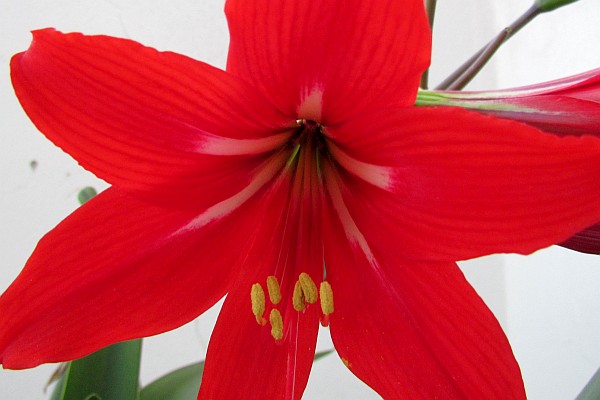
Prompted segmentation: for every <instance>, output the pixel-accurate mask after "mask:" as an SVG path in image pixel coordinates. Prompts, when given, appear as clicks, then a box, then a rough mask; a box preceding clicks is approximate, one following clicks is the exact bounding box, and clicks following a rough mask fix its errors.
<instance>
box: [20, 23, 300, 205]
mask: <svg viewBox="0 0 600 400" xmlns="http://www.w3.org/2000/svg"><path fill="white" fill-rule="evenodd" d="M11 74H12V80H13V85H14V87H15V91H16V93H17V96H18V97H19V100H20V101H21V104H22V106H23V108H24V109H25V111H26V112H27V114H28V115H29V116H30V118H31V119H32V121H33V122H34V123H35V124H36V126H37V127H38V128H39V129H40V130H41V131H42V132H43V133H44V134H45V135H46V136H47V137H48V138H49V139H50V140H52V141H53V142H54V143H55V144H56V145H58V146H60V147H61V148H62V149H63V150H65V151H66V152H68V153H69V154H71V155H72V156H73V157H74V158H76V159H77V160H78V161H79V162H80V163H81V164H82V165H83V166H84V167H85V168H87V169H89V170H91V171H92V172H94V173H95V174H97V175H98V176H99V177H101V178H103V179H105V180H107V181H108V182H110V183H112V184H114V185H117V186H120V187H122V188H123V189H126V190H128V191H135V192H143V193H144V197H145V198H146V199H147V200H151V201H153V202H160V201H162V204H168V205H174V204H175V205H187V206H192V207H195V208H196V209H198V208H202V207H206V206H208V205H210V204H213V203H215V202H217V201H219V200H222V199H224V198H227V197H228V196H230V195H232V194H233V193H235V192H236V191H238V190H239V189H240V188H241V187H243V186H245V185H246V184H247V183H248V182H249V180H250V179H251V174H252V173H253V168H255V167H256V166H257V164H258V163H259V162H260V161H261V160H260V158H258V157H256V156H251V157H250V156H248V154H258V153H264V152H268V151H270V150H272V149H274V148H276V147H277V146H278V145H279V144H281V143H282V142H283V141H285V140H286V139H287V134H283V133H280V134H277V135H274V136H269V135H271V132H277V130H279V131H281V128H282V126H284V124H286V123H288V120H286V119H284V118H283V117H282V116H281V115H280V114H279V113H278V112H277V111H276V110H275V109H274V108H273V107H272V106H271V105H270V104H269V103H268V102H267V101H266V100H265V99H264V98H263V97H261V96H260V95H259V94H258V93H256V90H254V89H253V88H252V87H250V86H248V85H247V84H246V83H244V82H242V81H241V80H239V79H237V78H235V77H233V76H231V75H229V74H227V73H226V72H224V71H220V70H218V69H216V68H213V67H211V66H209V65H207V64H204V63H201V62H198V61H194V60H192V59H189V58H187V57H185V56H181V55H178V54H175V53H170V52H162V53H161V52H158V51H156V50H154V49H151V48H147V47H143V46H142V45H140V44H138V43H136V42H133V41H130V40H124V39H116V38H111V37H108V36H84V35H81V34H77V33H74V34H61V33H59V32H56V31H54V30H52V29H46V30H42V31H36V32H34V40H33V42H32V45H31V47H30V49H29V50H28V51H26V52H24V53H20V54H17V55H16V56H14V57H13V59H12V62H11ZM223 156H225V157H223Z"/></svg>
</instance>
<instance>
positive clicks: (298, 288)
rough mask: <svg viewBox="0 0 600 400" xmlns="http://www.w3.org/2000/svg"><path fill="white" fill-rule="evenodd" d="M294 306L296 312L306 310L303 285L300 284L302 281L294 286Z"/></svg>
mask: <svg viewBox="0 0 600 400" xmlns="http://www.w3.org/2000/svg"><path fill="white" fill-rule="evenodd" d="M292 305H293V306H294V310H296V311H303V310H304V309H305V308H306V303H305V302H304V293H303V292H302V284H300V281H297V282H296V285H295V286H294V293H293V294H292Z"/></svg>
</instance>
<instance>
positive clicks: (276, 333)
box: [269, 308, 283, 340]
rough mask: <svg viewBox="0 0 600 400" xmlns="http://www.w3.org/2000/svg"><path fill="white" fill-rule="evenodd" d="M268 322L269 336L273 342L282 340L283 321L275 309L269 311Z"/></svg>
mask: <svg viewBox="0 0 600 400" xmlns="http://www.w3.org/2000/svg"><path fill="white" fill-rule="evenodd" d="M269 322H270V323H271V336H273V339H275V340H281V339H282V338H283V319H282V318H281V313H280V312H279V310H277V309H275V308H274V309H272V310H271V314H270V315H269Z"/></svg>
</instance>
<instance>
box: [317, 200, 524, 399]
mask: <svg viewBox="0 0 600 400" xmlns="http://www.w3.org/2000/svg"><path fill="white" fill-rule="evenodd" d="M334 197H335V196H334ZM334 207H336V208H338V207H340V206H339V205H337V206H334ZM342 207H343V206H342ZM339 214H340V211H339V209H338V215H339ZM342 214H343V213H342ZM340 217H341V219H342V220H345V221H344V224H345V225H347V224H352V221H349V220H347V219H345V217H344V216H343V215H340ZM330 221H331V225H329V227H330V232H329V233H328V234H326V235H325V238H326V263H327V266H328V269H327V276H328V280H329V281H330V282H331V285H332V288H333V293H334V299H335V311H334V313H333V314H331V335H332V338H333V341H334V344H335V347H336V350H337V352H338V354H339V355H340V357H341V358H342V361H343V362H344V364H346V366H347V367H348V368H349V369H350V370H351V371H352V372H353V373H354V374H356V375H357V376H358V377H359V378H360V379H362V380H363V381H365V382H366V383H367V384H368V385H370V386H371V387H372V388H373V389H375V390H376V391H377V392H378V393H379V394H380V395H381V396H382V397H383V398H385V399H388V398H389V399H398V398H406V399H424V400H425V399H448V400H450V399H498V400H506V399H525V391H524V388H523V382H522V379H521V374H520V371H519V367H518V365H517V363H516V361H515V359H514V356H513V354H512V351H511V349H510V346H509V344H508V341H507V339H506V337H505V335H504V333H503V332H502V329H501V328H500V326H499V325H498V323H497V321H496V319H495V318H494V316H493V315H492V313H491V312H490V311H489V309H488V308H487V307H486V306H485V304H484V303H483V301H482V300H481V299H480V298H479V296H478V295H477V294H476V293H475V291H474V290H473V289H472V288H471V286H470V285H469V284H468V283H467V281H466V280H465V279H464V277H463V275H462V273H461V272H460V270H459V269H458V267H456V265H455V264H454V263H432V264H427V263H415V262H412V261H406V260H400V259H397V258H396V259H393V262H392V263H390V264H387V263H386V265H383V264H380V261H379V260H377V259H376V258H373V257H372V256H373V254H369V251H368V250H367V251H365V249H364V248H361V247H362V246H361V245H359V244H360V240H357V238H356V237H353V236H352V235H350V236H348V234H347V232H349V231H352V229H350V228H349V227H348V226H344V227H342V226H341V224H340V222H339V221H340V220H339V219H338V218H337V217H332V218H330ZM345 236H346V237H347V240H346V238H345ZM367 239H372V242H373V243H374V244H375V245H376V248H373V253H374V254H378V253H379V252H380V250H382V249H385V247H383V246H380V245H378V244H376V241H377V240H378V238H376V237H372V238H370V237H367ZM385 261H386V262H387V261H392V260H391V259H390V258H389V255H388V258H386V260H385ZM384 267H385V268H384Z"/></svg>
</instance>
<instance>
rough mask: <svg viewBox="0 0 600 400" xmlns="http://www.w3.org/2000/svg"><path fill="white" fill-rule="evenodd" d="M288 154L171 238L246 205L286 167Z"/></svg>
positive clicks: (271, 160) (283, 154)
mask: <svg viewBox="0 0 600 400" xmlns="http://www.w3.org/2000/svg"><path fill="white" fill-rule="evenodd" d="M288 156H289V154H288V153H287V152H281V153H279V154H277V155H276V156H274V157H272V158H270V159H269V160H268V161H267V162H266V163H265V164H264V165H263V166H262V168H260V170H259V172H258V173H257V174H256V175H255V176H254V179H252V181H251V182H250V183H249V184H248V186H246V187H245V188H243V189H242V190H240V191H239V192H238V193H236V194H234V195H233V196H231V197H229V198H227V199H225V200H223V201H221V202H219V203H217V204H215V205H214V206H212V207H209V208H207V209H206V210H205V211H204V212H203V213H202V214H200V215H198V216H197V217H196V218H194V219H193V220H191V221H190V222H189V223H188V224H186V225H185V226H183V227H181V228H180V229H178V230H177V231H176V232H174V233H173V234H172V235H171V236H175V235H179V234H181V233H185V232H188V231H191V230H196V229H200V228H202V227H203V226H205V225H207V224H208V223H210V222H211V221H214V220H216V219H219V218H223V217H225V216H226V215H228V214H230V213H231V212H233V211H234V210H235V209H237V208H238V207H240V206H241V205H242V204H244V203H245V202H246V201H248V199H250V197H252V196H253V195H254V194H256V192H258V191H259V190H260V189H261V188H262V187H263V186H264V185H265V184H266V183H267V182H269V181H270V180H271V179H272V178H273V177H274V176H275V175H277V173H278V172H279V171H281V169H282V167H283V166H284V165H285V162H286V160H287V157H288Z"/></svg>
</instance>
